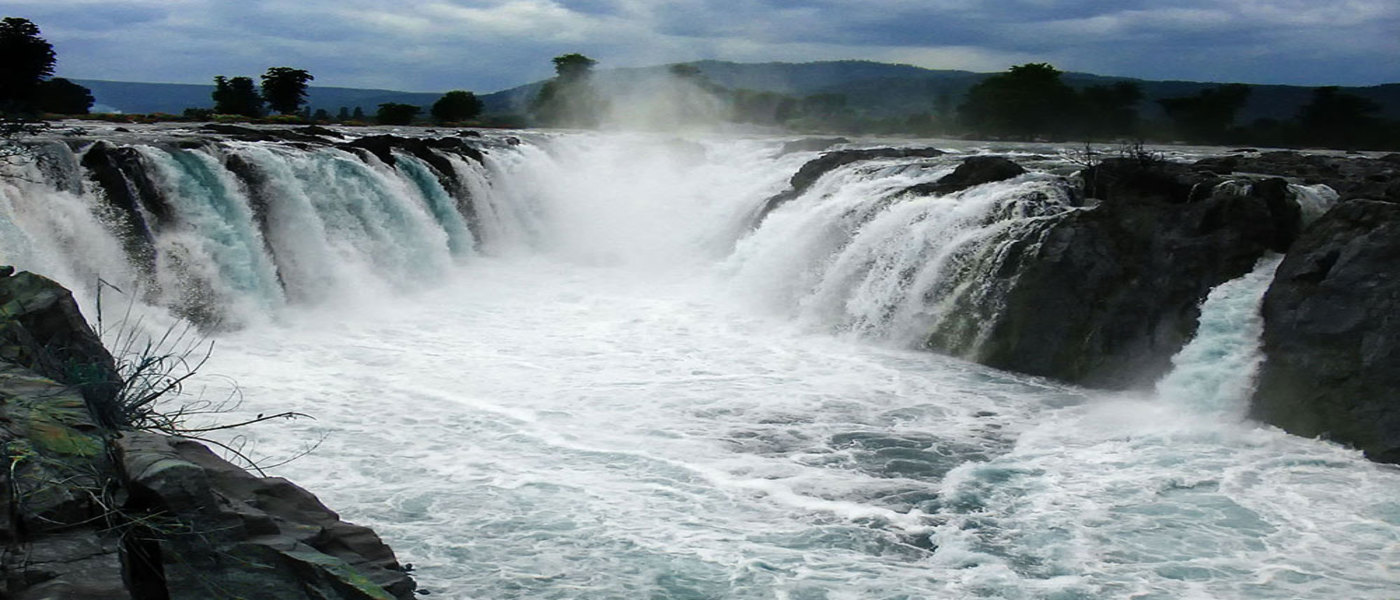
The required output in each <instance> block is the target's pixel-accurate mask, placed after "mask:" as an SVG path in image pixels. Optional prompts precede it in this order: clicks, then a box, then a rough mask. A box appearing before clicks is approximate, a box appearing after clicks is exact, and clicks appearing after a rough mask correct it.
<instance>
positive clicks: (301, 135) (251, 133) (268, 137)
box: [199, 123, 344, 144]
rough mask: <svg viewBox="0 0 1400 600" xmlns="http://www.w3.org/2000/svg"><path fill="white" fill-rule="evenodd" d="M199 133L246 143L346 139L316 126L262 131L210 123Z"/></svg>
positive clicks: (322, 141)
mask: <svg viewBox="0 0 1400 600" xmlns="http://www.w3.org/2000/svg"><path fill="white" fill-rule="evenodd" d="M199 131H201V132H203V133H216V134H219V135H222V136H224V137H228V138H231V139H236V140H242V141H246V142H303V143H311V144H326V143H328V140H326V139H325V138H326V137H335V138H340V137H344V136H342V135H340V134H339V133H336V132H335V131H332V130H330V129H326V128H324V127H317V126H315V125H312V126H309V127H302V128H299V129H261V128H256V127H243V126H241V125H226V124H222V123H209V124H206V125H202V126H200V128H199ZM320 132H327V133H329V134H330V135H328V136H327V135H325V134H323V133H320ZM323 136H324V137H323Z"/></svg>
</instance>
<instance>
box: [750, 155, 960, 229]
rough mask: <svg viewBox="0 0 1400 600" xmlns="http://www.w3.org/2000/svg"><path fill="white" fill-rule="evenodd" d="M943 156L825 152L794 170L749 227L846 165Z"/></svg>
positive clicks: (764, 204) (765, 203)
mask: <svg viewBox="0 0 1400 600" xmlns="http://www.w3.org/2000/svg"><path fill="white" fill-rule="evenodd" d="M944 154H946V153H945V152H943V151H942V150H939V149H937V148H868V149H860V150H835V151H832V152H827V153H825V154H822V155H821V156H818V157H817V158H814V159H812V160H809V161H807V164H804V165H802V168H800V169H798V170H797V173H795V174H793V176H792V178H791V179H789V180H788V189H786V190H783V191H781V192H778V193H777V194H775V195H773V197H771V198H769V199H768V200H766V201H765V202H764V203H763V206H762V207H761V208H759V210H758V213H757V214H756V215H755V217H754V220H753V223H754V225H755V226H757V225H758V223H761V222H763V219H764V217H767V216H768V213H771V212H773V211H774V210H776V209H777V208H778V207H779V206H782V205H783V204H785V203H787V202H788V201H790V200H792V199H794V198H797V197H798V196H801V195H802V194H804V193H806V192H807V190H808V189H811V187H812V184H814V183H816V182H817V180H818V179H821V177H822V175H826V174H827V173H830V172H832V171H835V170H836V169H839V168H841V167H844V166H846V165H849V164H852V163H857V162H862V161H867V160H876V159H882V158H933V157H936V156H943V155H944Z"/></svg>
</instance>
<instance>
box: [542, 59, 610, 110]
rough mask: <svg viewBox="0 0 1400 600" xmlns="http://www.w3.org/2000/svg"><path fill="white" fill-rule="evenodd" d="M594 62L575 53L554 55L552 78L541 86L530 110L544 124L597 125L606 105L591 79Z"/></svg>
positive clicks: (595, 63) (596, 62)
mask: <svg viewBox="0 0 1400 600" xmlns="http://www.w3.org/2000/svg"><path fill="white" fill-rule="evenodd" d="M597 64H598V61H596V60H593V59H591V58H588V57H587V56H584V55H582V54H578V53H574V54H563V55H560V56H556V57H554V79H551V80H549V81H547V82H545V84H544V86H542V87H541V88H540V91H539V94H537V95H536V96H535V99H534V101H533V102H531V103H530V112H531V113H533V114H534V116H535V118H536V119H537V120H539V121H541V122H543V123H545V124H547V125H555V126H591V125H596V124H597V123H598V120H599V118H600V117H601V115H602V113H603V112H604V108H605V107H604V104H603V102H602V99H601V98H599V97H598V94H597V92H596V91H595V90H594V89H593V84H592V81H591V80H592V76H593V66H594V65H597Z"/></svg>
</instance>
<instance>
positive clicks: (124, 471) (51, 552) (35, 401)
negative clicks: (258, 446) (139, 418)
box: [0, 267, 415, 600]
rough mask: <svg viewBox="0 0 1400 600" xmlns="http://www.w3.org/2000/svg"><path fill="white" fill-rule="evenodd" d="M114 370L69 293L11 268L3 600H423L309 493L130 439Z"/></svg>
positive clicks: (377, 549) (0, 440)
mask: <svg viewBox="0 0 1400 600" xmlns="http://www.w3.org/2000/svg"><path fill="white" fill-rule="evenodd" d="M114 364H115V361H114V360H113V358H112V356H111V355H110V354H108V352H107V351H106V349H104V348H103V347H102V345H101V342H100V340H98V338H97V336H96V335H95V334H94V333H93V332H92V330H91V329H90V328H89V327H88V325H87V323H86V322H85V321H84V319H83V316H82V314H81V313H80V312H79V311H78V307H77V305H76V304H75V303H74V301H73V298H72V294H71V293H70V292H69V291H68V290H67V289H64V288H63V287H62V286H59V285H58V284H57V283H54V282H53V281H51V280H48V279H46V278H43V277H40V276H38V275H34V274H32V273H18V274H15V273H14V269H12V268H9V267H3V268H0V451H3V453H4V459H5V461H6V465H7V468H4V469H0V542H4V543H5V544H6V545H7V546H6V551H5V552H3V553H0V598H14V599H17V600H30V599H33V600H39V599H45V600H47V599H53V598H70V599H74V600H88V599H92V600H97V599H103V600H113V599H122V598H139V599H143V600H144V599H149V598H167V599H177V600H178V599H186V598H188V599H191V600H193V599H196V598H197V599H201V600H202V599H206V598H231V597H239V598H277V599H279V600H280V599H289V600H296V599H306V600H312V599H314V600H338V599H339V600H366V599H376V600H390V599H394V598H398V599H407V598H412V597H413V596H414V589H415V584H414V582H413V580H412V579H411V578H410V577H409V576H408V575H407V573H405V571H404V569H403V568H402V567H400V566H399V564H398V562H397V560H396V558H395V557H394V553H393V551H391V550H390V549H389V547H388V546H386V545H384V543H383V542H382V541H381V540H380V539H379V537H378V536H377V535H375V533H374V532H373V531H371V530H369V529H368V528H365V527H360V526H357V525H353V524H350V523H346V522H344V521H341V520H340V518H339V516H338V515H336V514H335V513H334V512H332V511H331V510H330V509H328V508H326V507H325V506H324V505H323V504H321V502H320V501H319V500H317V499H316V497H315V496H314V495H312V494H311V493H310V492H307V491H306V490H303V489H301V488H299V487H297V486H295V485H293V484H292V483H291V482H288V481H287V480H285V479H280V478H263V477H256V476H254V475H252V474H249V473H248V472H246V471H244V470H243V469H241V468H239V467H237V466H235V465H233V464H231V463H229V462H227V461H224V460H223V459H221V458H219V457H217V456H215V455H214V454H213V453H211V452H210V451H209V450H208V449H206V448H205V447H204V446H202V445H200V444H199V443H196V442H194V441H191V440H187V439H183V438H176V437H169V436H165V435H159V434H155V433H149V432H142V431H131V430H130V429H127V428H125V424H124V423H122V422H121V420H120V418H119V415H117V414H114V413H112V411H113V410H115V407H116V403H115V402H116V401H115V394H116V391H117V387H118V386H119V385H120V377H119V375H118V373H117V371H116V367H115V366H114Z"/></svg>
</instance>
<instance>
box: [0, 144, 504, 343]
mask: <svg viewBox="0 0 1400 600" xmlns="http://www.w3.org/2000/svg"><path fill="white" fill-rule="evenodd" d="M74 146H75V147H78V148H79V150H77V151H73V150H70V147H69V145H65V144H52V143H51V144H45V145H43V146H42V147H41V148H40V154H39V156H38V158H37V159H36V160H34V161H30V162H29V164H26V165H21V166H12V167H11V168H12V169H22V170H23V171H22V172H20V173H18V174H16V176H12V177H4V178H3V179H0V193H3V199H4V203H3V205H0V251H3V252H4V255H3V262H7V263H14V264H16V265H17V266H18V267H20V268H24V269H32V270H36V271H39V272H42V273H46V274H50V275H51V276H53V277H55V278H56V279H58V280H60V281H61V282H62V283H65V284H66V285H68V286H70V287H72V288H74V289H75V290H77V291H78V292H79V296H80V297H84V298H87V299H90V298H91V297H92V296H93V295H95V293H96V285H97V284H96V281H97V280H98V278H101V279H103V280H105V281H107V282H109V283H111V284H113V285H115V286H117V287H118V288H119V289H124V290H132V291H133V293H137V294H138V295H139V296H140V298H141V299H142V301H143V302H146V303H149V304H152V305H156V306H164V307H167V308H169V309H172V310H173V311H174V312H175V313H176V314H178V315H180V316H183V317H186V318H189V319H191V320H194V321H196V322H198V323H201V324H202V325H205V326H209V327H228V328H236V327H240V326H243V325H246V324H248V323H252V322H256V321H260V320H264V319H267V318H269V317H272V316H275V315H276V314H277V313H278V312H280V311H281V310H282V309H283V308H284V307H286V306H288V305H289V304H308V303H309V304H315V303H321V302H338V301H354V300H355V299H356V298H365V297H369V296H373V295H376V294H383V293H388V292H390V291H391V290H394V289H401V288H405V287H409V288H411V287H415V286H421V285H422V284H423V282H425V281H431V280H432V279H434V278H435V277H439V276H441V275H442V274H443V273H445V272H446V271H447V270H448V269H450V268H451V267H452V265H453V264H454V263H455V262H456V261H459V260H462V259H463V258H465V257H468V256H470V255H472V254H474V253H476V247H477V245H478V243H477V240H476V237H475V235H474V234H473V232H472V224H471V223H470V222H469V215H470V214H471V212H472V208H473V207H472V206H471V201H472V198H471V195H470V189H469V188H471V187H472V186H478V185H479V182H480V180H482V179H483V178H484V177H485V175H484V174H483V173H481V172H479V171H478V170H477V168H476V167H472V166H469V165H467V164H466V162H467V160H468V159H467V158H464V157H462V156H457V155H455V154H452V153H451V152H449V151H445V150H444V151H434V152H438V156H439V157H441V158H444V159H449V160H451V161H453V162H451V163H448V164H451V165H452V168H453V171H454V173H451V174H442V173H439V172H437V171H436V170H435V168H434V167H433V166H431V165H429V164H428V163H427V162H425V161H423V160H420V159H419V158H418V157H416V156H412V155H410V154H408V153H399V152H395V153H394V154H393V156H394V158H395V160H394V161H393V164H392V165H390V164H386V163H385V162H383V161H381V160H379V159H378V158H377V157H376V156H375V155H373V154H371V153H369V152H360V151H356V150H354V149H343V148H336V147H310V148H307V147H294V146H289V145H285V144H279V143H267V142H236V141H230V142H215V141H206V142H203V143H199V144H185V143H182V144H178V145H177V144H171V143H157V144H140V145H133V146H124V147H119V148H116V149H115V150H109V149H108V148H104V149H103V152H110V153H116V154H118V155H119V156H120V159H119V160H120V162H119V163H117V164H116V166H115V167H111V168H108V170H106V171H103V172H98V171H96V169H102V168H104V167H103V166H102V165H101V164H98V165H96V166H94V165H88V166H86V167H85V166H84V165H85V163H84V161H83V160H82V158H83V156H84V154H85V153H86V152H88V151H90V148H94V147H95V146H88V147H82V146H81V145H79V144H74ZM94 162H96V163H100V162H101V161H94ZM85 168H86V169H88V170H89V172H85V171H84V169H85ZM103 178H105V182H104V185H107V186H110V185H115V186H117V187H116V188H115V191H113V190H112V189H111V188H104V186H103V185H98V184H97V182H98V181H99V180H101V179H103ZM449 188H451V189H449ZM109 192H112V193H117V194H122V193H125V194H129V195H130V196H131V197H132V198H136V199H137V200H136V201H130V200H126V201H123V200H121V199H116V198H112V197H109ZM123 202H126V204H123ZM142 239H144V240H145V241H144V242H142V241H139V240H142ZM133 248H137V249H141V248H147V249H146V250H144V252H149V253H150V255H151V256H150V260H149V261H146V260H143V259H142V258H141V257H140V256H137V255H136V254H134V252H135V251H133Z"/></svg>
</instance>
